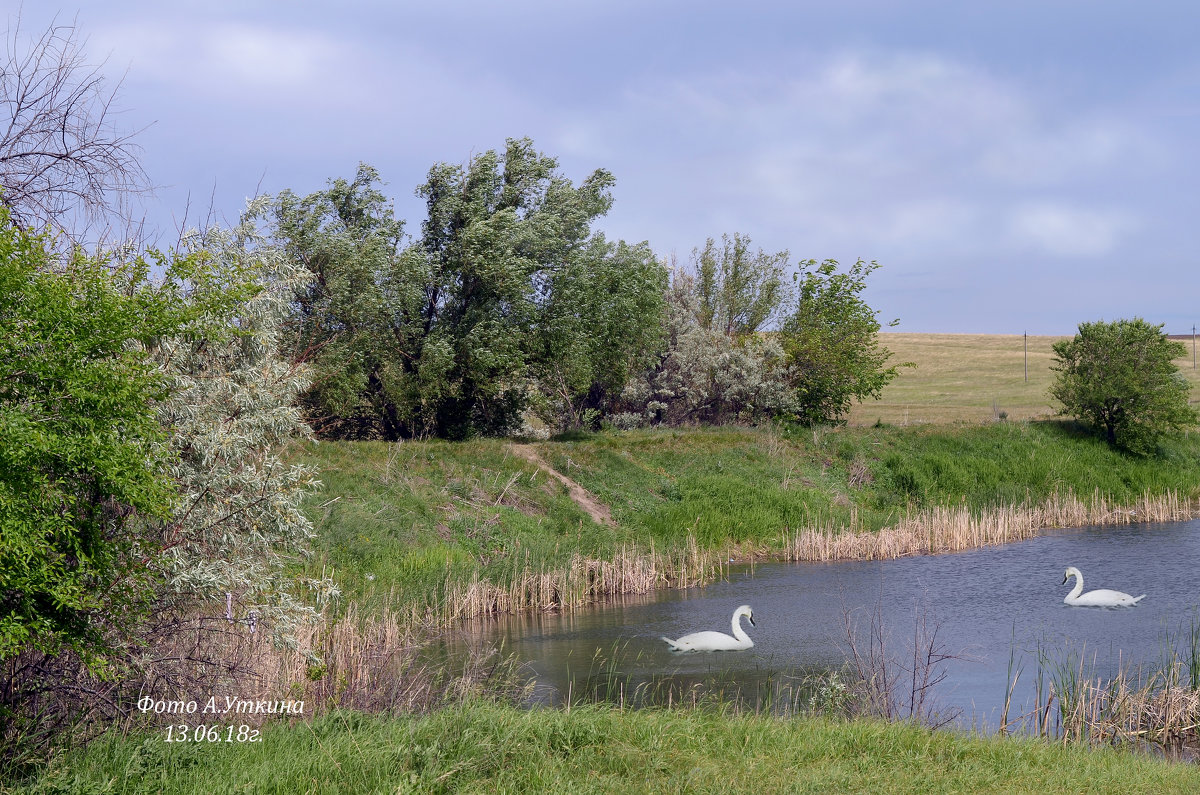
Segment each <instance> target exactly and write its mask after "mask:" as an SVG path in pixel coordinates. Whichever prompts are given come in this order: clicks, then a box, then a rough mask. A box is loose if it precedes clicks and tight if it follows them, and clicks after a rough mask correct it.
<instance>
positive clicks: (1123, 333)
mask: <svg viewBox="0 0 1200 795" xmlns="http://www.w3.org/2000/svg"><path fill="white" fill-rule="evenodd" d="M1162 328H1163V327H1162V324H1161V323H1160V324H1159V325H1157V326H1155V325H1151V324H1150V323H1147V322H1146V321H1145V320H1143V319H1142V318H1140V317H1135V318H1134V319H1132V320H1115V321H1112V322H1111V323H1106V322H1104V321H1096V322H1094V323H1080V324H1079V331H1078V333H1077V334H1076V335H1075V336H1074V337H1073V338H1072V339H1070V340H1061V341H1059V342H1056V343H1055V344H1054V356H1055V359H1056V364H1055V365H1053V366H1052V368H1051V369H1053V370H1055V371H1057V372H1058V378H1057V380H1056V381H1055V383H1054V386H1052V387H1051V388H1050V395H1051V397H1053V398H1054V399H1055V400H1057V401H1059V402H1060V403H1062V404H1063V408H1062V409H1061V410H1060V411H1059V413H1060V414H1064V415H1069V416H1073V417H1076V418H1078V419H1080V420H1082V421H1084V422H1085V423H1087V424H1089V425H1091V426H1092V427H1093V428H1094V429H1095V430H1096V432H1097V433H1098V434H1099V435H1100V436H1102V437H1103V438H1104V439H1105V441H1107V442H1108V443H1109V444H1111V445H1113V446H1114V447H1119V448H1121V449H1123V450H1127V451H1129V452H1131V453H1135V454H1139V455H1146V454H1149V453H1150V452H1152V451H1153V450H1154V448H1155V446H1156V445H1157V444H1158V442H1159V440H1160V439H1161V438H1162V437H1164V436H1166V435H1169V434H1171V433H1174V432H1176V431H1180V430H1183V429H1184V428H1187V427H1188V426H1191V425H1195V424H1196V422H1197V420H1198V415H1197V412H1196V409H1194V408H1192V407H1191V406H1190V405H1188V396H1189V394H1190V391H1191V390H1190V387H1189V385H1188V382H1187V380H1186V379H1184V377H1183V375H1182V374H1181V373H1180V372H1179V368H1178V367H1176V366H1175V363H1174V361H1173V360H1174V359H1177V358H1179V357H1180V356H1183V355H1184V354H1185V353H1187V350H1186V349H1185V348H1184V346H1183V345H1182V344H1180V343H1178V342H1174V341H1172V340H1170V339H1169V338H1168V337H1167V335H1166V334H1164V333H1163V330H1162Z"/></svg>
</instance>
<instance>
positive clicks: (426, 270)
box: [274, 139, 664, 440]
mask: <svg viewBox="0 0 1200 795" xmlns="http://www.w3.org/2000/svg"><path fill="white" fill-rule="evenodd" d="M377 182H378V175H377V174H376V172H375V171H374V169H372V168H370V167H369V166H365V165H364V166H360V168H359V172H358V176H357V177H356V179H355V180H353V181H351V182H346V181H343V180H336V181H334V182H332V183H331V185H330V188H329V189H328V190H326V191H322V192H320V193H317V194H313V195H311V196H309V197H306V198H303V199H301V198H298V197H296V196H294V195H292V194H291V193H287V192H285V193H284V194H281V196H280V198H279V200H278V202H277V203H276V206H275V211H274V212H275V219H276V228H275V235H276V237H277V239H278V240H279V241H280V244H281V245H282V246H283V247H284V249H285V250H286V251H287V252H288V253H289V255H290V256H292V257H293V258H295V260H296V261H297V262H299V263H301V264H302V265H303V266H304V267H305V268H307V269H308V270H309V271H310V272H311V273H312V274H313V277H314V278H313V280H312V282H311V284H310V285H308V286H306V287H305V288H304V289H302V290H301V291H300V292H298V293H297V312H296V314H295V316H294V318H293V322H292V328H291V331H290V333H289V337H288V339H289V342H288V348H289V350H290V352H291V354H292V355H293V357H295V358H296V359H297V360H300V359H304V360H307V361H309V362H311V363H312V365H313V368H314V376H313V378H314V383H313V388H312V389H311V390H310V391H309V392H308V393H307V397H306V400H307V401H308V405H309V406H310V408H311V410H312V411H311V414H312V415H313V416H314V418H321V417H324V418H328V419H324V420H318V421H319V422H321V423H322V427H319V428H318V430H319V431H320V432H323V433H327V434H329V435H335V436H359V437H370V436H380V437H383V438H385V439H392V440H394V439H401V438H406V437H413V436H428V435H437V436H444V437H450V438H465V437H468V436H472V435H477V434H504V433H508V432H511V431H514V430H518V429H519V428H520V427H521V426H522V424H523V422H524V419H525V418H524V413H525V411H526V410H527V409H529V408H530V407H531V405H533V404H534V403H537V404H538V406H539V407H540V408H541V409H542V410H543V412H544V413H545V415H546V416H547V417H550V418H552V419H553V421H554V422H555V423H559V422H560V421H561V422H562V423H565V424H566V425H570V424H573V423H577V422H579V421H580V419H581V418H582V417H583V416H584V414H585V413H587V412H594V411H597V410H603V408H604V406H605V405H607V403H608V402H609V401H610V398H611V396H612V395H614V394H616V393H618V392H619V391H620V388H621V387H622V386H623V384H624V378H625V377H626V375H627V373H628V372H629V371H630V368H632V367H634V366H635V364H634V362H635V361H636V360H637V359H638V357H639V356H642V355H644V351H645V350H646V349H647V347H648V346H652V344H653V340H654V339H656V335H657V323H658V317H659V315H658V313H657V307H660V306H661V300H662V298H661V286H662V283H663V279H664V277H663V275H662V269H661V266H659V265H658V263H657V262H655V260H654V258H653V257H652V256H651V255H650V253H649V251H648V249H647V248H646V246H645V245H639V246H629V245H626V244H624V243H615V244H614V243H610V242H608V241H606V240H604V238H603V236H601V235H598V234H593V232H592V230H591V224H592V222H593V221H594V220H595V219H596V218H597V217H599V216H600V215H602V214H603V213H605V212H607V210H608V208H609V206H610V205H611V203H612V198H611V196H610V194H609V189H610V187H611V186H612V182H613V180H612V175H610V174H609V173H608V172H606V171H603V170H597V171H595V172H593V173H592V174H591V175H589V176H588V177H587V178H586V179H585V180H584V181H583V182H582V183H581V184H580V185H578V186H575V185H573V184H572V183H571V182H570V181H569V180H567V179H566V178H565V177H563V176H562V175H561V174H560V173H559V172H558V163H557V161H556V160H554V159H553V158H550V157H547V156H545V155H543V154H540V153H538V152H537V151H535V150H534V148H533V143H532V142H531V141H529V140H527V139H523V140H510V141H508V143H507V147H506V148H505V150H504V152H503V153H498V152H495V151H489V152H485V153H483V154H481V155H479V156H477V157H475V158H473V159H472V160H471V161H470V162H469V163H468V164H466V165H452V164H445V163H443V164H439V165H435V166H434V167H433V168H432V169H431V170H430V171H429V175H428V179H427V181H426V182H425V184H423V185H422V186H420V187H419V188H418V189H417V192H418V194H419V195H420V196H423V197H424V198H425V200H426V207H427V211H428V215H427V218H426V220H425V222H424V223H423V224H422V227H421V236H420V238H419V239H418V240H416V241H415V242H414V243H413V244H411V245H408V246H403V245H402V226H401V223H400V222H399V221H397V220H395V219H394V218H393V217H392V211H391V205H390V204H389V203H388V202H387V201H386V199H385V198H384V197H383V194H382V193H381V192H380V191H379V190H378V188H377V187H376V185H377ZM588 416H589V417H590V416H593V415H592V414H588ZM314 424H317V423H316V422H314Z"/></svg>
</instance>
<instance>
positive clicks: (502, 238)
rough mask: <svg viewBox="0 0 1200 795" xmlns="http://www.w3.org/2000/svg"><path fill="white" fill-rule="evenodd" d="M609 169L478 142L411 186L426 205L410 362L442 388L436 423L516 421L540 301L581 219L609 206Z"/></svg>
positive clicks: (502, 427) (574, 254)
mask: <svg viewBox="0 0 1200 795" xmlns="http://www.w3.org/2000/svg"><path fill="white" fill-rule="evenodd" d="M612 185H613V177H612V174H610V173H609V172H607V171H605V170H603V169H597V170H596V171H594V172H592V174H590V175H589V176H588V177H587V178H585V179H584V180H583V182H582V183H580V184H579V185H578V186H575V185H572V183H571V182H570V180H568V179H566V178H565V177H563V176H562V175H561V174H560V173H559V172H558V162H557V161H556V160H555V159H554V158H552V157H548V156H546V155H543V154H541V153H539V152H537V151H536V150H535V149H534V147H533V142H532V141H530V140H528V139H521V140H511V139H510V140H509V141H508V143H507V146H506V148H505V151H504V152H503V153H502V154H501V153H499V152H496V151H489V152H485V153H483V154H481V155H478V156H476V157H474V158H472V160H471V161H470V163H468V164H467V165H466V166H465V167H464V166H460V165H451V164H445V163H444V164H441V165H438V166H435V167H434V168H433V169H431V170H430V172H429V177H428V179H427V181H426V182H425V184H424V185H422V186H421V187H420V188H418V193H419V194H420V195H421V196H423V197H425V200H426V207H427V217H426V220H425V222H424V223H423V224H422V226H421V239H420V241H419V243H418V245H419V247H420V249H421V251H422V253H423V254H424V257H425V262H426V269H427V273H428V280H427V282H426V284H425V291H424V298H425V301H424V306H423V307H422V310H421V318H422V320H423V321H424V324H425V328H426V336H425V338H424V339H423V340H422V343H423V344H422V347H421V350H420V351H418V352H417V356H416V359H417V362H418V366H424V365H425V361H426V360H427V357H429V358H430V359H431V360H432V361H431V364H432V368H431V369H432V370H433V371H434V372H431V373H430V375H431V376H436V377H439V378H440V380H441V384H442V388H441V390H440V394H438V396H437V401H436V405H435V407H434V412H433V413H434V417H433V419H434V425H435V427H436V429H437V432H438V433H439V434H440V435H445V436H449V437H451V438H461V437H464V436H469V435H472V434H475V433H485V434H487V433H503V432H506V431H510V430H513V429H515V428H517V427H519V426H520V424H521V414H522V412H523V411H524V409H525V408H526V407H527V405H528V401H529V397H530V394H531V389H532V388H533V386H534V385H533V384H532V383H531V382H530V380H529V376H530V375H531V373H530V372H529V371H528V370H527V367H526V364H527V362H529V361H530V360H531V359H532V356H533V355H534V354H532V352H531V350H530V348H531V342H532V339H531V334H530V330H531V329H533V328H534V327H535V325H536V323H537V322H538V319H539V306H540V305H543V304H546V303H551V302H553V298H552V297H550V296H548V294H549V293H551V292H552V291H553V290H554V288H555V287H556V286H557V285H559V284H561V283H562V280H561V279H556V278H555V277H556V275H557V274H558V273H559V272H561V271H562V270H564V269H568V268H570V267H572V266H579V267H584V266H583V265H582V263H581V261H582V260H583V259H584V258H585V257H584V255H585V254H587V253H588V252H591V253H595V249H594V248H592V247H590V246H589V245H588V244H589V241H590V240H591V238H592V231H591V224H592V222H593V221H595V219H596V218H598V217H600V216H601V215H603V214H605V213H606V212H608V210H609V208H610V207H611V206H612V195H611V193H610V189H611V188H612Z"/></svg>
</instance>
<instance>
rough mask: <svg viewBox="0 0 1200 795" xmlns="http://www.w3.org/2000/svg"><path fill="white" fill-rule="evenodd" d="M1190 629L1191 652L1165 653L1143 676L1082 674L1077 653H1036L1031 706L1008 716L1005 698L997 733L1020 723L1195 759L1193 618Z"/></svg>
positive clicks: (1199, 662)
mask: <svg viewBox="0 0 1200 795" xmlns="http://www.w3.org/2000/svg"><path fill="white" fill-rule="evenodd" d="M1191 634H1192V644H1191V654H1190V655H1189V656H1186V658H1181V657H1180V656H1179V655H1177V654H1172V656H1171V658H1170V660H1169V661H1168V662H1167V663H1166V664H1165V665H1164V666H1162V667H1161V668H1160V669H1159V670H1156V671H1154V672H1153V673H1152V674H1150V675H1149V676H1143V675H1141V674H1133V673H1130V672H1128V671H1125V670H1121V671H1120V672H1119V673H1117V674H1116V675H1115V676H1113V677H1112V678H1110V679H1107V680H1105V679H1102V678H1100V677H1097V676H1092V675H1090V674H1089V672H1088V670H1087V666H1086V665H1085V662H1084V660H1085V658H1084V655H1083V654H1080V655H1079V656H1078V658H1077V659H1075V660H1074V661H1070V660H1068V661H1061V660H1060V661H1055V660H1051V659H1049V658H1048V657H1047V655H1046V654H1045V652H1042V653H1041V654H1040V656H1039V669H1038V672H1037V694H1036V697H1035V699H1034V707H1033V709H1032V710H1030V711H1029V712H1027V713H1025V714H1023V715H1020V716H1018V717H1017V718H1015V719H1014V720H1012V721H1011V722H1010V721H1009V720H1008V705H1007V704H1006V706H1005V711H1004V715H1003V716H1002V718H1001V724H1002V725H1001V727H1000V733H1001V734H1004V733H1007V732H1009V731H1011V730H1012V729H1013V728H1020V729H1025V730H1027V731H1030V732H1032V733H1033V734H1034V735H1036V736H1038V737H1044V738H1047V739H1051V740H1057V741H1060V742H1061V743H1062V744H1063V745H1066V744H1068V743H1077V744H1085V745H1094V746H1099V745H1129V746H1133V747H1142V748H1145V747H1152V748H1156V749H1158V750H1160V751H1162V752H1163V753H1166V754H1167V755H1169V756H1173V757H1176V758H1189V759H1200V656H1198V655H1197V652H1198V651H1200V643H1198V642H1197V641H1198V640H1200V633H1198V631H1197V627H1196V626H1195V625H1193V628H1192V633H1191ZM1015 684H1016V680H1015V678H1014V680H1013V685H1014V687H1015Z"/></svg>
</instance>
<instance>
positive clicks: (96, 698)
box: [0, 611, 527, 770]
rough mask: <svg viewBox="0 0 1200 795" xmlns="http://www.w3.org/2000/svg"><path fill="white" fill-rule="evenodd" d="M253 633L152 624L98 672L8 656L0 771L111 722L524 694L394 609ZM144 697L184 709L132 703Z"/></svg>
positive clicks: (506, 664)
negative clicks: (288, 641) (107, 673)
mask: <svg viewBox="0 0 1200 795" xmlns="http://www.w3.org/2000/svg"><path fill="white" fill-rule="evenodd" d="M257 630H258V631H257V632H254V631H251V629H250V628H249V627H248V626H246V625H245V624H244V623H242V622H237V621H228V620H226V619H225V618H223V617H221V618H210V617H203V618H196V617H192V618H187V619H183V620H170V621H163V622H162V623H160V625H159V626H157V627H156V628H154V630H153V634H151V635H148V636H147V642H146V644H145V645H144V646H143V647H142V648H139V649H131V650H130V651H129V652H128V654H127V658H126V660H124V662H123V663H121V664H120V666H119V669H114V671H113V672H112V673H114V674H116V676H112V677H109V678H104V679H101V678H99V677H96V676H94V675H92V674H89V673H88V672H87V671H86V669H84V668H83V666H82V665H81V664H80V662H79V660H77V659H74V658H71V657H66V656H60V657H49V656H44V655H43V656H34V655H27V657H26V659H22V660H16V661H10V665H8V666H7V668H8V669H9V670H7V671H5V673H6V674H12V673H15V674H16V676H15V677H12V678H10V679H9V682H8V687H9V691H11V692H10V693H9V695H11V696H12V699H11V702H12V706H13V707H15V708H16V709H17V710H18V711H16V712H13V713H12V714H11V717H12V718H13V720H12V721H11V722H10V723H9V724H7V725H3V726H0V729H3V731H2V732H0V739H3V740H4V741H5V743H8V744H12V747H13V749H18V750H21V753H20V754H16V753H14V754H8V753H5V754H3V755H0V770H2V769H3V768H4V765H5V764H13V765H16V764H21V763H23V762H24V761H27V760H28V759H34V758H36V757H37V755H38V754H41V753H42V752H43V750H42V749H45V748H47V747H49V744H50V743H55V744H63V743H71V742H80V743H82V742H86V741H88V740H89V739H90V738H91V737H93V736H95V735H96V734H98V733H99V732H102V731H104V730H106V729H108V728H110V727H113V726H118V727H121V728H122V729H124V730H129V729H132V728H136V727H144V726H146V725H165V724H167V723H187V724H189V725H191V726H197V725H200V724H207V725H213V724H220V725H222V726H224V725H235V726H236V725H240V724H243V723H244V724H247V725H259V724H261V723H262V722H263V721H265V720H268V719H283V718H291V719H297V718H299V719H308V718H311V717H312V716H313V715H314V714H315V713H318V712H324V711H327V710H330V709H335V708H346V709H355V710H362V711H369V712H382V711H394V712H406V713H412V712H425V711H428V710H431V709H433V708H435V707H438V706H440V705H444V704H447V703H456V702H459V701H462V700H464V699H466V698H468V697H472V696H484V697H489V698H501V699H511V700H513V701H519V700H522V699H524V698H525V697H526V695H527V684H526V679H527V677H525V676H524V675H523V674H522V672H521V671H520V670H519V668H518V665H517V663H516V662H515V661H513V660H512V659H510V658H507V657H505V656H503V655H501V654H500V652H499V651H498V650H496V649H495V648H491V647H488V648H481V649H476V650H473V651H472V653H471V654H469V655H467V656H466V657H465V658H459V659H456V660H454V661H452V662H447V661H446V660H444V659H440V658H439V656H438V655H437V654H436V653H435V654H427V653H426V650H427V649H429V648H431V647H435V644H436V643H437V642H438V641H439V640H440V638H439V637H438V635H437V634H436V633H435V632H433V631H432V630H430V629H429V628H428V627H421V626H416V625H414V624H413V623H412V622H411V621H409V620H407V619H406V618H404V617H400V616H396V615H386V616H382V617H370V618H368V617H365V616H359V615H357V614H355V613H354V612H353V611H352V612H350V613H349V614H348V615H346V616H344V617H342V618H340V619H337V620H335V621H321V622H318V623H314V624H312V625H309V626H307V627H305V628H302V629H301V630H300V631H299V632H298V633H297V637H296V639H297V641H298V643H296V644H294V645H292V646H283V645H279V644H277V643H274V642H272V639H271V637H270V633H269V632H266V631H264V626H263V624H262V623H261V622H260V623H259V625H258V627H257ZM210 699H212V702H211V705H210ZM154 702H159V703H160V704H161V703H162V702H183V703H187V702H195V704H196V707H195V709H194V710H189V711H187V712H186V713H181V712H179V711H178V710H162V711H160V710H156V709H154V708H149V709H146V708H143V707H142V705H144V704H148V703H149V704H152V703H154ZM242 702H250V703H242ZM260 702H261V706H260ZM231 704H233V705H235V706H234V708H230V705H231ZM285 705H286V706H285ZM4 706H5V705H0V708H3V707H4Z"/></svg>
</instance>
